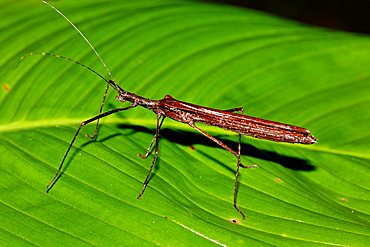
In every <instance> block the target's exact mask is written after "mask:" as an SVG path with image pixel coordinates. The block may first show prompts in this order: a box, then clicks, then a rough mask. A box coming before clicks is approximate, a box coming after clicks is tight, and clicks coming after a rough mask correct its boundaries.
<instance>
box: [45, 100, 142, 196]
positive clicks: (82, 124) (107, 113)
mask: <svg viewBox="0 0 370 247" xmlns="http://www.w3.org/2000/svg"><path fill="white" fill-rule="evenodd" d="M136 106H137V105H136V104H132V105H129V106H127V107H123V108H117V109H113V110H110V111H107V112H104V113H101V114H99V115H97V116H95V117H92V118H90V119H87V120H85V121H83V122H82V123H81V124H80V127H78V129H77V131H76V133H75V135H74V136H73V138H72V141H71V143H70V144H69V146H68V149H67V151H66V153H65V154H64V157H63V159H62V162H61V163H60V165H59V167H58V169H57V172H56V173H55V175H54V177H53V178H52V179H51V181H50V182H49V184H48V185H47V186H46V192H49V190H50V189H51V188H52V187H53V185H54V184H55V182H56V181H57V179H58V177H59V173H60V171H61V170H62V167H63V164H64V161H65V160H66V158H67V156H68V154H69V151H70V150H71V148H72V146H73V143H74V142H75V141H76V138H77V136H78V134H79V133H80V130H81V129H82V127H84V126H85V125H86V124H88V123H91V122H93V121H95V120H98V119H100V118H103V117H106V116H108V115H111V114H113V113H116V112H120V111H124V110H128V109H131V108H134V107H136Z"/></svg>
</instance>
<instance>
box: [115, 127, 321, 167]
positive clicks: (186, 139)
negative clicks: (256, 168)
mask: <svg viewBox="0 0 370 247" xmlns="http://www.w3.org/2000/svg"><path fill="white" fill-rule="evenodd" d="M119 128H122V129H126V130H127V129H131V130H132V132H130V134H131V133H136V132H145V133H148V134H151V135H153V130H151V129H148V128H146V127H143V126H139V125H125V124H121V125H119ZM118 135H122V134H118ZM125 135H127V134H125ZM114 136H116V135H114ZM111 137H113V136H111ZM215 137H217V138H218V139H220V140H222V142H224V143H225V144H226V145H228V146H230V147H233V148H234V149H235V150H236V149H237V146H238V142H237V141H230V140H225V139H223V138H222V136H215ZM160 139H166V140H168V141H169V142H171V143H177V144H180V145H183V146H188V147H189V148H193V147H194V145H204V146H209V147H212V148H217V149H220V150H224V149H223V148H222V147H220V146H219V145H217V144H216V143H214V142H213V141H211V140H210V139H208V138H207V137H205V136H203V135H201V134H198V133H196V132H192V131H186V130H173V129H169V128H166V127H162V129H161V132H160ZM235 139H237V136H236V135H235ZM199 152H201V151H199ZM201 154H202V155H204V156H206V157H207V158H209V159H211V160H213V161H215V162H217V163H219V164H220V165H222V166H224V167H225V168H227V169H228V170H230V171H231V172H233V173H234V172H235V169H234V168H230V166H228V165H227V164H224V162H220V161H219V160H217V158H215V157H214V156H210V155H208V154H207V153H205V152H201ZM225 155H227V154H225ZM241 155H245V156H249V157H253V158H257V159H261V160H266V161H272V162H275V163H278V164H280V165H281V166H283V167H285V168H289V169H291V170H297V171H314V170H315V169H316V168H315V166H313V165H311V164H309V163H308V162H307V160H304V159H300V158H296V157H291V156H287V155H280V154H278V153H276V152H272V151H268V150H263V149H258V148H256V147H254V146H253V145H250V144H245V143H241Z"/></svg>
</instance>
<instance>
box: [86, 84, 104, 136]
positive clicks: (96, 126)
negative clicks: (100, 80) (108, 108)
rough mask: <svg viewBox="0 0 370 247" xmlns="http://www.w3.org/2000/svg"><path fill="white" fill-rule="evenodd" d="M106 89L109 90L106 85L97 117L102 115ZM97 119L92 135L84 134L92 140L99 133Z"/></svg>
mask: <svg viewBox="0 0 370 247" xmlns="http://www.w3.org/2000/svg"><path fill="white" fill-rule="evenodd" d="M108 89H109V84H108V83H107V86H106V87H105V91H104V95H103V99H102V102H101V104H100V108H99V115H100V114H101V113H102V111H103V107H104V103H105V99H106V98H107V94H108ZM99 119H100V118H98V119H97V120H96V125H95V130H94V133H93V134H92V135H90V134H86V136H87V137H88V138H90V139H92V140H95V139H96V137H97V136H98V131H99Z"/></svg>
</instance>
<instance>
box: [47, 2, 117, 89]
mask: <svg viewBox="0 0 370 247" xmlns="http://www.w3.org/2000/svg"><path fill="white" fill-rule="evenodd" d="M42 2H43V3H45V4H46V5H49V6H50V7H51V8H52V9H53V10H55V12H57V13H58V14H59V15H60V16H62V17H63V18H64V19H65V20H66V21H68V22H69V24H71V26H72V27H73V28H74V29H75V30H76V31H77V32H78V33H79V34H80V35H81V37H82V38H83V39H84V40H85V41H86V43H87V44H88V45H89V46H90V48H91V50H92V51H93V52H94V53H95V55H96V56H97V57H98V58H99V60H100V62H101V63H102V65H103V67H104V69H105V70H106V71H107V72H108V75H109V77H110V79H111V80H112V81H113V76H112V73H111V72H110V70H109V69H108V67H107V65H106V64H105V63H104V61H103V59H102V57H101V56H100V55H99V53H98V51H97V50H96V49H95V48H94V46H92V44H91V43H90V41H89V40H88V39H87V38H86V36H85V35H84V34H83V33H82V32H81V31H80V30H79V29H78V28H77V27H76V26H75V24H73V22H72V21H70V20H69V19H68V18H67V16H65V15H64V14H63V13H62V12H60V11H59V10H58V9H57V8H55V7H54V6H53V5H51V4H50V3H48V2H47V1H45V0H42ZM113 83H114V84H116V83H115V82H113Z"/></svg>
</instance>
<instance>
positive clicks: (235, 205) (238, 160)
mask: <svg viewBox="0 0 370 247" xmlns="http://www.w3.org/2000/svg"><path fill="white" fill-rule="evenodd" d="M189 125H190V126H191V127H192V128H194V129H195V130H197V131H199V132H200V133H201V134H203V135H204V136H206V137H208V138H209V139H211V140H212V141H214V142H215V143H217V144H218V145H220V146H221V147H223V148H224V149H226V150H227V151H229V152H230V153H232V154H233V155H234V156H235V157H236V158H237V166H236V172H235V185H234V207H235V209H236V210H237V211H238V212H239V213H240V214H241V215H242V216H243V219H245V214H244V213H243V211H242V210H241V209H240V208H239V206H238V203H237V192H238V184H239V168H240V167H245V168H252V167H255V166H254V165H253V166H244V165H242V164H241V163H240V149H241V144H240V143H241V135H240V134H239V144H238V151H237V152H235V151H234V150H233V149H232V148H230V147H229V146H227V145H226V144H225V143H223V142H222V141H220V140H218V139H217V138H215V137H213V136H212V135H210V134H208V133H207V132H205V131H204V130H202V129H200V128H199V127H197V126H196V125H195V124H194V122H189Z"/></svg>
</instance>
